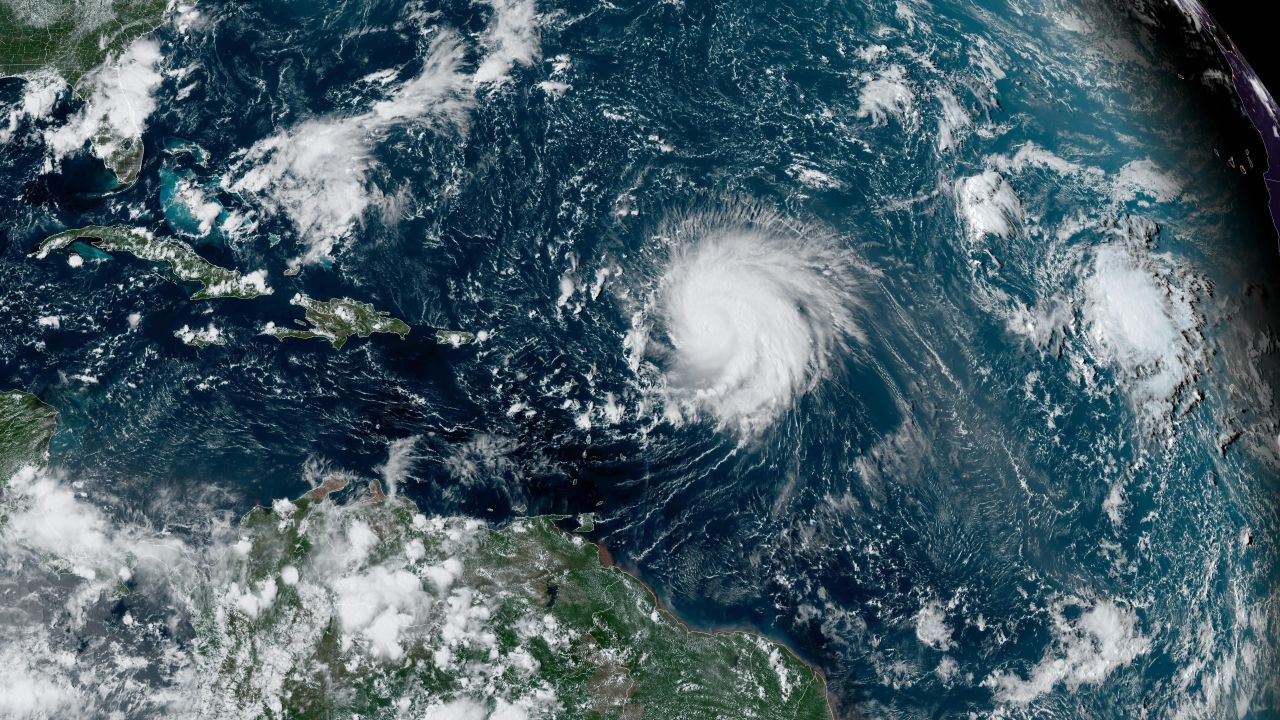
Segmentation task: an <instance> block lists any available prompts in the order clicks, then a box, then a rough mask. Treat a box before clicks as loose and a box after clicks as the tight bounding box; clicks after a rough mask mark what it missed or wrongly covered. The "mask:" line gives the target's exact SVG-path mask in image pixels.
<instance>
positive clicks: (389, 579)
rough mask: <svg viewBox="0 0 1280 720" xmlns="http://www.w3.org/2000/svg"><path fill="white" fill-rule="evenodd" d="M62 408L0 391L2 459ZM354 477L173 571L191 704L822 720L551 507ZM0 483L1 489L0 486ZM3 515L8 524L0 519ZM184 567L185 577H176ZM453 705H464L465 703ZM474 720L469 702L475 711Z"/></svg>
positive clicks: (812, 693) (816, 684) (205, 713)
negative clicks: (455, 507) (692, 624)
mask: <svg viewBox="0 0 1280 720" xmlns="http://www.w3.org/2000/svg"><path fill="white" fill-rule="evenodd" d="M56 418H57V411H56V410H54V409H53V408H52V407H50V406H48V405H46V404H44V403H43V402H41V401H40V400H39V399H38V398H36V397H35V396H33V395H30V394H28V393H23V392H3V393H0V472H2V473H3V475H0V477H3V478H4V481H3V482H4V483H7V482H8V481H9V479H10V478H11V477H12V475H13V472H14V471H16V470H17V469H18V468H20V467H21V466H22V465H24V464H32V463H35V464H39V463H42V462H43V461H44V458H45V454H46V452H47V448H48V443H49V439H50V438H51V436H52V434H53V432H54V429H55V427H56ZM349 480H350V478H349V476H338V475H334V476H330V477H329V478H328V479H327V480H326V482H325V483H324V484H323V485H321V486H320V487H318V488H316V489H315V490H313V491H311V492H310V493H308V494H307V495H305V496H303V497H302V498H299V499H298V500H296V501H293V502H287V501H277V502H276V503H275V504H274V505H273V507H271V508H257V509H254V510H253V511H251V512H249V513H248V514H247V515H246V516H245V517H244V518H243V519H242V520H241V522H240V529H239V540H238V542H237V543H236V544H235V547H223V548H221V550H222V552H221V553H220V554H219V555H218V556H217V557H215V558H214V560H213V562H214V563H215V564H217V565H218V566H219V567H218V570H217V571H215V572H198V573H174V574H173V577H174V578H175V579H174V580H173V581H174V582H177V583H179V585H181V584H182V583H184V582H191V583H196V584H195V585H194V586H191V587H175V588H174V590H175V591H176V592H178V593H179V594H180V595H184V596H186V597H188V598H190V599H191V601H192V604H191V606H190V608H189V609H190V610H191V611H192V612H193V613H194V617H193V618H192V623H193V627H194V628H195V630H196V637H197V639H196V645H195V648H194V650H195V655H194V658H193V661H194V663H195V665H196V667H195V668H194V672H192V673H190V674H188V675H187V685H185V686H184V687H186V692H183V693H182V696H183V698H184V699H183V703H184V705H186V706H187V707H188V708H189V709H194V710H196V711H197V713H198V714H200V715H201V716H202V717H211V718H212V717H235V718H248V717H273V718H353V717H364V718H383V717H385V718H392V717H402V716H404V715H405V714H406V713H410V714H413V715H415V716H421V715H423V714H424V713H426V714H427V715H428V716H452V715H453V714H456V713H462V712H464V711H468V710H469V711H470V712H471V714H475V712H476V711H479V712H481V713H482V716H484V715H488V714H492V713H497V712H499V711H500V710H501V709H502V708H503V707H506V706H510V707H512V708H519V709H521V710H523V711H526V712H528V713H529V714H530V715H531V716H547V717H557V718H645V719H646V720H668V719H669V720H676V719H680V720H701V719H706V720H720V719H721V718H730V717H732V718H759V719H761V720H783V719H785V720H819V719H825V718H830V717H831V711H830V707H829V706H828V703H827V697H826V686H825V682H824V680H823V678H822V677H821V675H819V674H818V673H817V672H816V671H814V670H813V669H812V668H810V667H808V666H807V665H805V664H804V663H803V662H801V661H800V660H799V659H798V658H797V657H796V656H795V655H794V654H792V653H791V652H790V651H788V650H787V649H786V648H784V647H783V646H781V645H779V644H777V643H774V642H771V641H769V640H767V639H765V638H763V637H761V636H759V635H755V634H752V633H747V632H725V633H718V634H704V633H699V632H691V631H689V630H688V629H687V628H685V627H684V626H683V625H681V624H680V623H679V622H678V621H677V620H676V619H675V618H674V617H673V616H672V615H671V614H670V613H668V612H667V611H665V610H664V609H662V608H661V607H660V606H659V605H658V603H657V601H656V599H655V598H654V597H653V595H652V594H651V593H650V592H649V590H648V589H647V588H645V587H644V586H643V585H642V584H641V583H640V582H639V581H638V580H637V579H635V578H634V577H632V576H631V575H629V574H627V573H625V572H623V571H621V570H619V569H617V568H613V567H605V566H604V565H602V564H601V560H600V551H599V548H598V547H597V546H596V545H594V544H592V543H590V542H588V541H587V540H585V539H584V538H583V537H582V536H581V535H579V534H576V533H569V532H566V531H564V530H562V529H561V528H559V527H557V525H556V522H557V521H558V520H560V519H561V518H559V517H552V516H546V517H532V518H524V519H518V520H516V521H514V522H512V523H511V524H509V525H507V526H506V527H501V528H496V527H493V526H490V525H487V524H485V523H483V522H480V521H477V520H471V519H466V518H441V517H434V518H428V517H426V516H424V515H423V514H421V513H420V512H419V511H418V508H417V507H416V505H415V504H414V503H412V502H411V501H409V500H405V499H403V498H398V497H388V496H386V495H384V494H383V493H382V491H381V488H380V487H379V486H377V484H376V482H375V483H370V488H371V491H372V492H370V493H369V494H368V495H365V496H364V497H363V499H353V500H348V501H346V502H343V503H341V504H339V503H336V502H335V501H333V500H332V499H331V497H330V496H331V495H332V494H333V493H335V492H337V491H341V490H343V489H344V488H345V487H346V486H347V485H348V483H349ZM2 488H3V484H0V489H2ZM3 521H4V518H3V517H0V524H2V523H3ZM181 578H187V580H183V579H181ZM459 716H461V715H459ZM467 716H471V715H467Z"/></svg>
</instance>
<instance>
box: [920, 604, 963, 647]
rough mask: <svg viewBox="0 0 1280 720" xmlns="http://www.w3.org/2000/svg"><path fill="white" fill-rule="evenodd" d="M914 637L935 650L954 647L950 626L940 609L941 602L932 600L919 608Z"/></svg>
mask: <svg viewBox="0 0 1280 720" xmlns="http://www.w3.org/2000/svg"><path fill="white" fill-rule="evenodd" d="M916 637H917V638H918V639H919V640H920V642H922V643H924V644H925V645H928V646H929V647H932V648H935V649H937V650H950V649H951V648H953V647H955V643H954V642H952V640H951V628H950V627H949V626H948V625H947V618H946V615H945V613H944V612H943V610H942V603H940V602H938V601H936V600H935V601H933V602H930V603H928V604H926V605H925V606H924V607H922V608H920V612H918V613H916Z"/></svg>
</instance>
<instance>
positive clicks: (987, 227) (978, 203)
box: [956, 170, 1025, 241]
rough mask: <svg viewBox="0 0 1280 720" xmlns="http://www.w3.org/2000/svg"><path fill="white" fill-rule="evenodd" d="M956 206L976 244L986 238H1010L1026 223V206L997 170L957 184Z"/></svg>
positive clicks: (970, 236)
mask: <svg viewBox="0 0 1280 720" xmlns="http://www.w3.org/2000/svg"><path fill="white" fill-rule="evenodd" d="M956 203H957V205H958V206H959V209H960V217H961V219H962V220H964V224H965V227H966V228H967V229H968V233H969V238H970V240H972V241H977V240H980V239H981V238H982V237H983V236H985V235H997V236H999V237H1002V238H1007V237H1009V236H1010V235H1012V234H1013V232H1014V230H1015V229H1016V228H1017V227H1018V226H1019V225H1020V224H1021V223H1022V222H1023V220H1024V219H1025V214H1024V212H1023V210H1022V202H1021V201H1019V200H1018V196H1017V195H1016V194H1014V192H1013V188H1012V187H1010V186H1009V183H1008V182H1006V181H1005V179H1004V176H1002V175H1001V174H1000V173H998V172H996V171H995V170H987V171H985V172H983V173H981V174H979V175H974V176H972V177H967V178H961V179H960V180H957V181H956Z"/></svg>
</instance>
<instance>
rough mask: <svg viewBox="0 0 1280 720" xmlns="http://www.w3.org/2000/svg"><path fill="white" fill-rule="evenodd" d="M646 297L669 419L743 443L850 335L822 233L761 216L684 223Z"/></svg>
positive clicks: (839, 266)
mask: <svg viewBox="0 0 1280 720" xmlns="http://www.w3.org/2000/svg"><path fill="white" fill-rule="evenodd" d="M672 240H673V242H674V247H673V249H672V252H671V254H670V257H669V259H668V264H667V268H666V270H665V273H664V274H663V275H662V278H661V280H660V283H659V287H658V291H657V293H656V298H655V303H656V308H655V309H656V312H655V313H653V315H654V319H655V324H656V325H657V326H658V328H659V329H660V332H661V334H662V336H665V340H666V343H667V344H666V346H665V352H664V353H663V355H664V357H662V358H661V359H660V364H661V366H662V373H663V379H664V390H665V393H666V395H667V398H666V400H667V404H668V408H667V412H668V415H669V416H674V417H676V418H680V419H683V418H684V417H686V416H695V417H696V416H702V415H704V414H705V415H706V416H709V417H710V418H712V419H714V420H715V421H716V422H717V424H718V425H720V426H721V427H729V428H733V429H735V430H737V431H739V432H741V433H742V434H743V435H744V436H751V435H754V434H757V433H759V432H760V431H761V430H763V429H764V428H766V427H767V426H769V425H770V424H772V423H773V422H774V421H775V420H776V419H777V418H778V417H779V415H781V414H782V413H783V412H784V411H785V410H786V409H787V408H788V407H790V405H791V403H792V402H793V401H794V399H795V398H796V397H797V396H799V395H800V394H802V393H804V392H807V391H808V390H810V389H812V388H813V387H814V386H815V385H816V384H817V382H818V381H819V380H820V379H821V378H822V377H823V376H825V375H826V374H827V372H828V368H829V365H830V363H831V360H832V356H833V355H834V354H835V353H836V352H837V350H839V349H840V348H841V347H844V346H845V344H846V342H847V341H848V339H849V338H850V337H852V336H854V335H855V334H856V331H857V330H856V326H855V324H854V320H853V315H852V309H853V307H854V304H855V301H856V296H855V293H854V289H855V285H854V279H853V273H852V264H851V263H850V261H849V257H848V255H847V254H846V253H843V252H842V251H841V250H840V249H839V247H838V246H837V244H836V238H834V237H832V236H830V235H829V234H827V233H823V232H821V231H818V230H815V229H812V228H805V227H803V226H800V225H795V224H791V223H786V222H783V221H782V220H780V219H778V218H777V217H776V216H774V215H772V214H770V213H767V212H762V211H753V210H749V211H741V210H740V211H735V212H722V213H716V214H710V215H702V216H698V217H694V218H685V219H683V220H682V221H681V222H679V223H677V225H676V228H675V231H674V232H673V233H672Z"/></svg>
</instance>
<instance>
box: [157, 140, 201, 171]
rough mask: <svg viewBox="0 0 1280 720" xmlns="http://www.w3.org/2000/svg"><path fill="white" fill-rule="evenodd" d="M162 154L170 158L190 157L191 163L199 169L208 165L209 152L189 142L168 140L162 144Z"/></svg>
mask: <svg viewBox="0 0 1280 720" xmlns="http://www.w3.org/2000/svg"><path fill="white" fill-rule="evenodd" d="M164 152H165V154H167V155H169V156H170V157H180V156H182V155H190V156H191V161H192V162H193V163H195V164H196V165H199V166H200V167H205V166H206V165H208V164H209V151H208V150H205V149H204V148H203V147H201V146H200V145H198V144H196V143H193V142H191V141H190V140H183V139H182V138H170V139H169V140H166V141H165V143H164Z"/></svg>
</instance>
